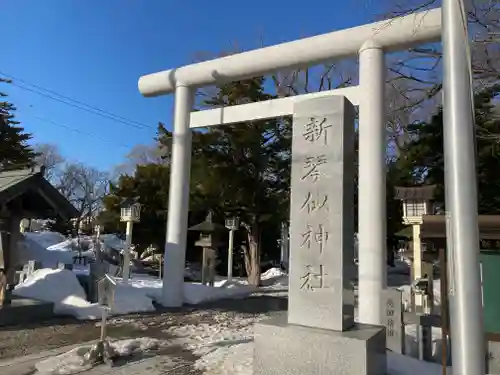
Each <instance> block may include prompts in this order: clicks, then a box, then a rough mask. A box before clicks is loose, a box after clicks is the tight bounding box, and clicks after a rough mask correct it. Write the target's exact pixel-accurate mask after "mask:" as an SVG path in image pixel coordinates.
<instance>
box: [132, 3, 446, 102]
mask: <svg viewBox="0 0 500 375" xmlns="http://www.w3.org/2000/svg"><path fill="white" fill-rule="evenodd" d="M440 37H441V9H433V10H430V11H425V12H420V13H416V14H411V15H408V16H405V17H397V18H393V19H390V20H385V21H380V22H376V23H372V24H368V25H363V26H358V27H353V28H350V29H344V30H340V31H335V32H331V33H328V34H322V35H318V36H313V37H310V38H304V39H299V40H296V41H293V42H288V43H282V44H278V45H275V46H271V47H266V48H260V49H256V50H253V51H248V52H243V53H239V54H236V55H231V56H226V57H222V58H218V59H214V60H209V61H204V62H200V63H196V64H191V65H187V66H184V67H181V68H178V69H170V70H165V71H162V72H158V73H153V74H148V75H145V76H142V77H141V78H140V79H139V84H138V86H139V91H140V92H141V93H142V94H143V95H144V96H159V95H165V94H171V93H173V92H174V90H175V87H176V86H190V87H203V86H208V85H212V84H215V83H223V82H231V81H235V80H239V79H245V78H251V77H255V76H259V75H265V74H268V73H271V72H274V71H277V70H280V69H287V68H296V67H300V66H302V67H304V66H311V65H314V64H320V63H323V62H327V61H331V60H334V59H339V58H342V57H348V56H354V55H356V54H357V53H358V51H359V50H360V48H361V47H362V46H363V44H364V43H365V42H367V41H372V42H374V43H375V44H376V45H378V46H379V47H382V48H384V49H385V50H386V51H396V50H401V49H404V48H407V47H410V46H412V45H418V44H422V43H425V42H432V41H438V40H439V39H440Z"/></svg>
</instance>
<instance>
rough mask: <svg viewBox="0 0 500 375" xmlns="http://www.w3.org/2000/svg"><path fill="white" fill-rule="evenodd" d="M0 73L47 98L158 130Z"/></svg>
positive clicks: (13, 83)
mask: <svg viewBox="0 0 500 375" xmlns="http://www.w3.org/2000/svg"><path fill="white" fill-rule="evenodd" d="M0 74H1V75H3V76H5V77H7V78H10V79H11V80H12V82H9V83H10V84H11V85H13V86H16V87H18V88H20V89H22V90H27V91H30V92H33V93H35V94H38V95H41V96H44V97H46V98H49V99H52V100H55V101H58V102H60V103H63V104H66V105H69V106H71V107H74V108H77V109H80V110H83V111H86V112H89V113H92V114H95V115H98V116H101V117H104V118H107V119H109V120H112V121H116V122H118V123H121V124H124V125H127V126H132V127H134V128H137V129H154V130H156V129H155V128H154V127H152V126H149V125H146V124H143V123H141V122H138V121H134V120H130V119H127V118H125V117H123V116H119V115H117V114H114V113H112V112H108V111H105V110H103V109H100V108H97V107H95V106H92V105H90V104H87V103H84V102H82V101H79V100H76V99H72V98H70V97H69V96H65V95H62V94H59V93H57V92H55V91H52V90H49V89H46V88H44V87H41V86H38V85H35V84H33V83H30V82H28V81H26V80H23V79H20V78H17V77H15V76H13V75H11V74H7V73H5V72H2V71H0ZM15 81H18V82H21V83H22V84H23V85H28V86H31V87H33V88H34V89H33V88H30V87H26V86H23V85H19V84H17V83H16V82H15ZM39 90H42V91H45V92H40V91H39ZM54 95H55V96H58V97H55V96H54ZM61 98H62V99H61Z"/></svg>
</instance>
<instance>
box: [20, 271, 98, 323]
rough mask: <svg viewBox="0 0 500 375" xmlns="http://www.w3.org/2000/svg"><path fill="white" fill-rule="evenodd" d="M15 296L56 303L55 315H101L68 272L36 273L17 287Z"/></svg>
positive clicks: (92, 316) (89, 316)
mask: <svg viewBox="0 0 500 375" xmlns="http://www.w3.org/2000/svg"><path fill="white" fill-rule="evenodd" d="M13 293H14V295H16V296H20V297H25V298H33V299H37V300H40V301H45V302H53V303H54V313H55V314H61V315H72V316H75V317H76V318H78V319H89V318H90V319H95V318H98V317H100V315H101V313H100V310H99V308H98V307H97V306H92V304H91V303H90V302H88V301H87V299H86V298H87V297H86V294H85V291H84V290H83V288H82V286H81V285H80V283H79V282H78V279H77V278H76V276H75V274H73V272H71V271H68V270H60V269H49V268H44V269H40V270H37V271H35V272H34V273H33V274H31V275H30V276H28V278H27V279H26V280H25V281H24V282H23V283H22V284H19V285H17V286H16V287H15V289H14V292H13Z"/></svg>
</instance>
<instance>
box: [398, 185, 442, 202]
mask: <svg viewBox="0 0 500 375" xmlns="http://www.w3.org/2000/svg"><path fill="white" fill-rule="evenodd" d="M436 188H437V186H436V185H421V186H411V187H403V186H396V187H395V188H394V198H396V199H401V200H406V199H421V200H429V201H430V200H433V199H434V198H435V194H436Z"/></svg>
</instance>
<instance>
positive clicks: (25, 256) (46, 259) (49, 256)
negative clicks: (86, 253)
mask: <svg viewBox="0 0 500 375" xmlns="http://www.w3.org/2000/svg"><path fill="white" fill-rule="evenodd" d="M16 250H17V251H15V252H13V258H14V260H13V263H14V266H23V265H24V264H26V263H28V261H30V260H36V261H39V262H42V264H43V266H44V267H55V266H56V265H57V263H58V262H62V263H73V256H75V255H76V253H73V252H69V251H50V250H47V249H46V248H45V247H43V246H42V245H40V244H39V243H37V242H36V241H34V240H33V239H30V238H27V237H22V238H21V239H20V240H19V241H18V242H17V249H16Z"/></svg>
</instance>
